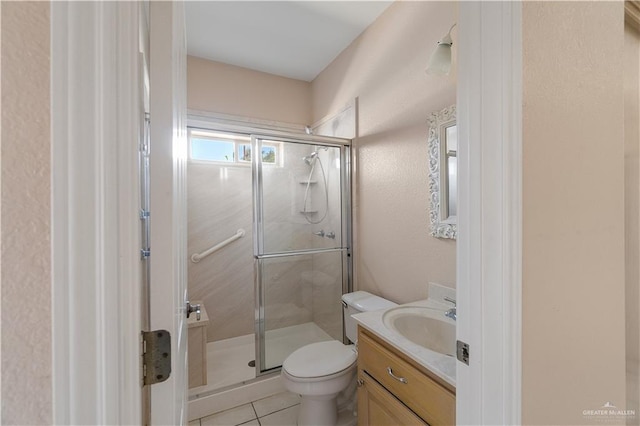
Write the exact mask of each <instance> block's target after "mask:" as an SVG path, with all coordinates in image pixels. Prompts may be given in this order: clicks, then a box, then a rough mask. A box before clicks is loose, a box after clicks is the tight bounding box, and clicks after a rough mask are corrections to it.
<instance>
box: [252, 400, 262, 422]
mask: <svg viewBox="0 0 640 426" xmlns="http://www.w3.org/2000/svg"><path fill="white" fill-rule="evenodd" d="M254 402H255V401H251V408H253V414H255V415H256V420H257V421H258V426H261V425H262V423H260V417H258V412H257V411H256V407H255V405H253V403H254Z"/></svg>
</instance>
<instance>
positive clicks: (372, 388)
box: [358, 372, 429, 426]
mask: <svg viewBox="0 0 640 426" xmlns="http://www.w3.org/2000/svg"><path fill="white" fill-rule="evenodd" d="M358 378H359V380H360V384H361V385H360V387H359V388H358V426H398V425H405V426H429V425H427V424H426V423H425V422H423V421H422V419H421V418H420V417H418V416H416V415H415V414H414V413H413V412H412V411H411V410H409V409H408V408H407V406H406V405H404V404H403V403H402V402H400V401H399V400H398V399H397V398H396V397H395V396H393V395H391V394H390V393H389V392H388V391H387V390H386V389H385V388H383V387H382V386H380V385H379V384H378V382H376V381H375V380H373V379H372V378H371V377H370V376H369V375H368V374H367V373H364V372H361V373H360V374H359V375H358Z"/></svg>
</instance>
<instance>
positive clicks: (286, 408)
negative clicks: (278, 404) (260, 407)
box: [256, 402, 300, 421]
mask: <svg viewBox="0 0 640 426" xmlns="http://www.w3.org/2000/svg"><path fill="white" fill-rule="evenodd" d="M296 405H300V403H299V402H298V403H297V404H293V405H290V406H288V407H284V408H281V409H279V410H276V411H273V412H271V413H269V414H265V415H264V416H262V417H267V416H270V415H272V414H275V413H279V412H280V411H284V410H288V409H289V408H292V407H295V406H296ZM257 414H258V413H256V415H257ZM262 417H258V421H260V419H261V418H262Z"/></svg>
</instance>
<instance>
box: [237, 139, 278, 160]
mask: <svg viewBox="0 0 640 426" xmlns="http://www.w3.org/2000/svg"><path fill="white" fill-rule="evenodd" d="M277 152H278V150H277V147H276V146H275V145H273V146H272V145H262V162H263V163H267V164H276V163H277V159H276V156H277V154H276V153H277ZM238 159H239V160H240V161H241V162H244V163H250V162H251V145H244V144H243V145H240V147H239V149H238Z"/></svg>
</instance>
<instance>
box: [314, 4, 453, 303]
mask: <svg viewBox="0 0 640 426" xmlns="http://www.w3.org/2000/svg"><path fill="white" fill-rule="evenodd" d="M455 21H456V4H455V3H454V2H396V3H394V4H393V5H391V6H390V7H389V8H388V9H387V10H386V11H385V12H384V13H383V14H382V15H381V16H380V17H379V18H378V20H377V21H376V22H374V23H373V24H372V25H371V26H370V27H369V28H368V29H367V30H366V31H365V32H364V33H363V34H361V35H360V36H359V37H358V38H357V39H356V40H355V41H354V42H353V43H352V44H351V45H350V46H349V47H348V48H347V49H346V50H345V51H343V52H342V53H341V54H340V55H339V56H338V57H337V58H336V59H335V60H334V61H333V62H332V63H331V64H330V65H329V66H328V67H327V68H326V69H325V70H324V71H322V73H320V75H319V76H318V77H317V78H316V79H315V80H314V81H313V82H312V85H311V89H312V102H313V109H312V112H313V119H314V121H317V120H320V119H321V118H323V117H325V116H328V115H330V114H333V113H337V112H339V110H340V109H342V108H343V107H344V105H346V104H348V103H349V102H351V100H352V99H353V98H355V97H358V101H359V117H358V138H357V141H356V146H357V154H356V155H357V158H356V162H357V177H356V182H355V188H356V194H355V201H356V202H355V206H354V207H355V218H354V219H355V226H356V228H357V241H355V244H354V245H355V249H356V261H355V267H356V268H357V276H358V282H357V283H356V285H357V287H358V289H361V290H368V291H371V292H373V293H375V294H380V295H382V296H385V297H387V298H389V299H391V300H393V301H396V302H409V301H413V300H417V299H421V298H425V297H426V295H427V292H426V289H427V282H437V283H440V284H443V285H447V286H450V287H455V256H456V254H455V252H456V248H455V241H451V240H442V239H437V238H433V237H431V236H429V220H428V217H429V211H428V209H429V201H428V194H429V183H428V166H427V161H428V153H427V135H428V125H427V117H428V116H429V114H430V113H431V112H434V111H439V110H441V109H442V108H444V107H447V106H450V105H452V104H454V103H455V99H456V84H455V81H456V79H455V70H454V72H453V73H452V75H451V76H449V77H435V76H428V75H426V74H425V73H424V69H425V67H426V65H427V61H428V59H429V55H430V53H431V51H432V49H433V47H434V46H435V44H436V42H437V41H438V40H439V39H440V38H441V37H442V36H443V35H444V34H446V32H447V31H448V30H449V27H450V26H451V25H452V24H453V23H454V22H455ZM454 31H455V30H454ZM454 39H455V33H454Z"/></svg>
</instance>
